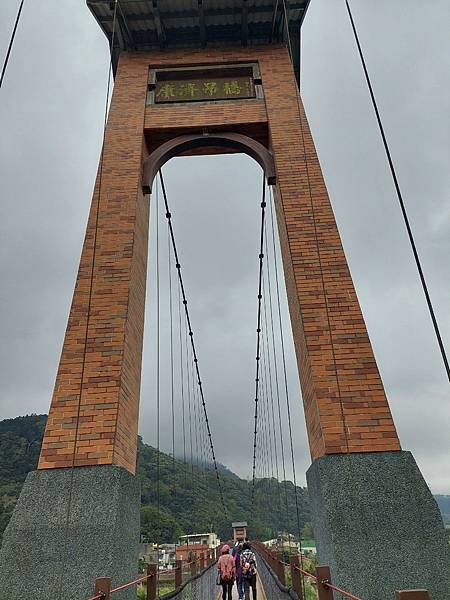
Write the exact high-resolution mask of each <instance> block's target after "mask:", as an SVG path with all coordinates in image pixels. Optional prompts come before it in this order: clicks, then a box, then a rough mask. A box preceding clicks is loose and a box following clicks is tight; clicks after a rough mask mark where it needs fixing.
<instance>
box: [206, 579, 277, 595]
mask: <svg viewBox="0 0 450 600" xmlns="http://www.w3.org/2000/svg"><path fill="white" fill-rule="evenodd" d="M256 588H257V596H258V600H267V596H266V594H265V593H264V589H263V586H262V584H261V581H260V579H259V577H258V581H257V584H256ZM250 598H252V595H251V592H250ZM217 600H222V592H221V591H220V592H219V593H218V594H217ZM233 600H238V594H237V587H236V585H233Z"/></svg>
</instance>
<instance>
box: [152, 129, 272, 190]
mask: <svg viewBox="0 0 450 600" xmlns="http://www.w3.org/2000/svg"><path fill="white" fill-rule="evenodd" d="M205 146H209V147H214V148H229V149H232V150H235V151H237V152H243V153H245V154H248V155H249V156H251V157H252V158H253V159H254V160H256V162H257V163H258V164H259V165H260V167H261V168H262V169H263V171H264V173H265V176H266V179H267V183H268V184H269V185H275V183H276V173H275V162H274V159H273V155H272V153H271V152H270V151H269V150H268V149H267V148H265V147H264V146H263V145H262V144H261V143H260V142H257V141H256V140H254V139H252V138H250V137H248V136H246V135H243V134H241V133H214V134H209V133H204V134H191V135H181V136H178V137H176V138H173V139H172V140H169V141H167V142H165V143H164V144H162V145H161V146H159V147H158V148H157V149H156V150H154V151H153V152H152V153H151V154H150V155H149V156H148V157H147V159H146V160H145V161H144V167H143V178H142V188H143V191H144V194H150V193H151V190H152V185H153V181H154V179H155V176H156V174H157V172H158V171H159V169H160V168H161V167H162V166H163V165H164V164H165V163H166V162H167V161H168V160H170V159H171V158H174V157H175V156H179V155H181V154H183V153H184V152H188V151H192V150H195V149H197V148H202V147H205Z"/></svg>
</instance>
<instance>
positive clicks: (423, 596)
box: [395, 590, 430, 600]
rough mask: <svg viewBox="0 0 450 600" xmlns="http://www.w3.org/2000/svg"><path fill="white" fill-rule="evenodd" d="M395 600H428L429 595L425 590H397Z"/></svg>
mask: <svg viewBox="0 0 450 600" xmlns="http://www.w3.org/2000/svg"><path fill="white" fill-rule="evenodd" d="M395 600H430V594H429V593H428V592H427V590H399V591H398V592H395Z"/></svg>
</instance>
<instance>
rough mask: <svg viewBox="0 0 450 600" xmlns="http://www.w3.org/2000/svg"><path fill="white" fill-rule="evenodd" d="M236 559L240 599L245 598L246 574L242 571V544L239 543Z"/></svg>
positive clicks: (236, 548)
mask: <svg viewBox="0 0 450 600" xmlns="http://www.w3.org/2000/svg"><path fill="white" fill-rule="evenodd" d="M234 550H235V553H234V560H235V562H236V587H237V591H238V597H239V600H244V575H243V573H242V563H241V556H242V544H238V545H237V546H235V548H234Z"/></svg>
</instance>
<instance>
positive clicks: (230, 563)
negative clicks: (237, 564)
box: [220, 554, 234, 582]
mask: <svg viewBox="0 0 450 600" xmlns="http://www.w3.org/2000/svg"><path fill="white" fill-rule="evenodd" d="M225 558H226V560H223V561H222V564H221V569H220V578H221V580H222V581H223V582H227V581H231V580H232V579H233V570H234V558H233V557H232V556H231V555H230V554H228V555H226V556H225Z"/></svg>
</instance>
